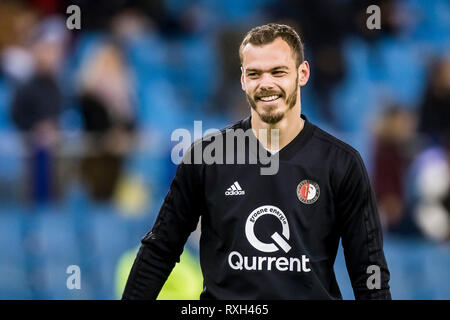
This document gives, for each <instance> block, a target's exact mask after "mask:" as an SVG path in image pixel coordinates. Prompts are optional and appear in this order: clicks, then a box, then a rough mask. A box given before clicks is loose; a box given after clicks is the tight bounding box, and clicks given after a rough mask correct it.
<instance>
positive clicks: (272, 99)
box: [257, 94, 281, 102]
mask: <svg viewBox="0 0 450 320" xmlns="http://www.w3.org/2000/svg"><path fill="white" fill-rule="evenodd" d="M280 97H281V95H279V94H275V95H271V96H264V97H258V98H257V99H258V100H260V101H264V102H271V101H275V100H277V99H279V98H280Z"/></svg>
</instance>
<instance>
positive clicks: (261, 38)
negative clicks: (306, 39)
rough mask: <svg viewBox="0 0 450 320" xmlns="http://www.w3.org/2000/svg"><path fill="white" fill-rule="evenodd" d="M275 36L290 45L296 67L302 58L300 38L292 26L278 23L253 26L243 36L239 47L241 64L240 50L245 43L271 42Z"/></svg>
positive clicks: (259, 43) (261, 43)
mask: <svg viewBox="0 0 450 320" xmlns="http://www.w3.org/2000/svg"><path fill="white" fill-rule="evenodd" d="M276 38H281V39H283V40H284V41H286V42H287V44H288V45H289V46H290V47H291V49H292V52H293V53H294V54H295V58H296V66H297V67H298V66H299V65H300V64H301V63H302V62H303V60H304V53H303V43H302V40H301V39H300V36H299V35H298V34H297V32H295V30H294V29H293V28H292V27H290V26H288V25H285V24H278V23H269V24H265V25H262V26H258V27H255V28H253V29H251V30H250V31H249V32H248V33H247V34H246V35H245V38H244V40H242V43H241V46H240V47H239V58H240V59H241V64H242V61H243V57H242V51H243V50H244V47H245V46H246V45H247V44H249V43H251V44H254V45H257V46H261V45H264V44H268V43H271V42H272V41H274V40H275V39H276Z"/></svg>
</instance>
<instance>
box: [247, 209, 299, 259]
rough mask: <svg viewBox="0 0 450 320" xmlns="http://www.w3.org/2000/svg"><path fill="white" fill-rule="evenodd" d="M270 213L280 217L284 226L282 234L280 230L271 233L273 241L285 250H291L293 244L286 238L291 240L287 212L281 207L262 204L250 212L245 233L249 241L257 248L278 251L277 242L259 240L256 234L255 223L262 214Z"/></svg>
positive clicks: (263, 250)
mask: <svg viewBox="0 0 450 320" xmlns="http://www.w3.org/2000/svg"><path fill="white" fill-rule="evenodd" d="M266 214H270V215H273V216H275V217H277V218H278V220H279V221H280V223H281V226H282V232H281V234H282V235H280V234H279V233H278V232H274V233H273V234H272V235H271V238H272V239H273V241H274V242H275V243H276V244H278V246H279V247H280V248H281V249H283V250H284V252H286V253H287V252H289V250H291V246H290V245H289V244H288V243H287V241H286V240H289V237H290V232H289V224H288V221H287V219H286V216H285V214H284V213H283V211H281V210H280V209H279V208H277V207H275V206H269V205H266V206H261V207H258V208H256V209H255V210H253V211H252V213H250V215H249V216H248V218H247V222H246V224H245V235H246V236H247V239H248V242H250V244H251V245H252V246H253V247H254V248H255V249H257V250H259V251H262V252H275V251H278V250H279V248H278V247H277V246H276V245H275V243H273V242H271V243H265V242H262V241H261V240H259V239H258V238H257V237H256V235H255V223H256V221H257V220H258V219H259V218H261V217H262V216H264V215H266Z"/></svg>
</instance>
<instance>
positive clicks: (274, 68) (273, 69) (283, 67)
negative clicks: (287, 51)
mask: <svg viewBox="0 0 450 320" xmlns="http://www.w3.org/2000/svg"><path fill="white" fill-rule="evenodd" d="M288 69H289V68H288V67H286V66H276V67H273V68H271V69H270V70H268V71H275V70H288ZM261 71H262V70H260V69H255V68H248V69H245V72H246V73H248V72H261Z"/></svg>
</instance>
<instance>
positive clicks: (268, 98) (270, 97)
mask: <svg viewBox="0 0 450 320" xmlns="http://www.w3.org/2000/svg"><path fill="white" fill-rule="evenodd" d="M260 99H261V100H262V101H272V100H275V99H278V96H269V97H261V98H260Z"/></svg>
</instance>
